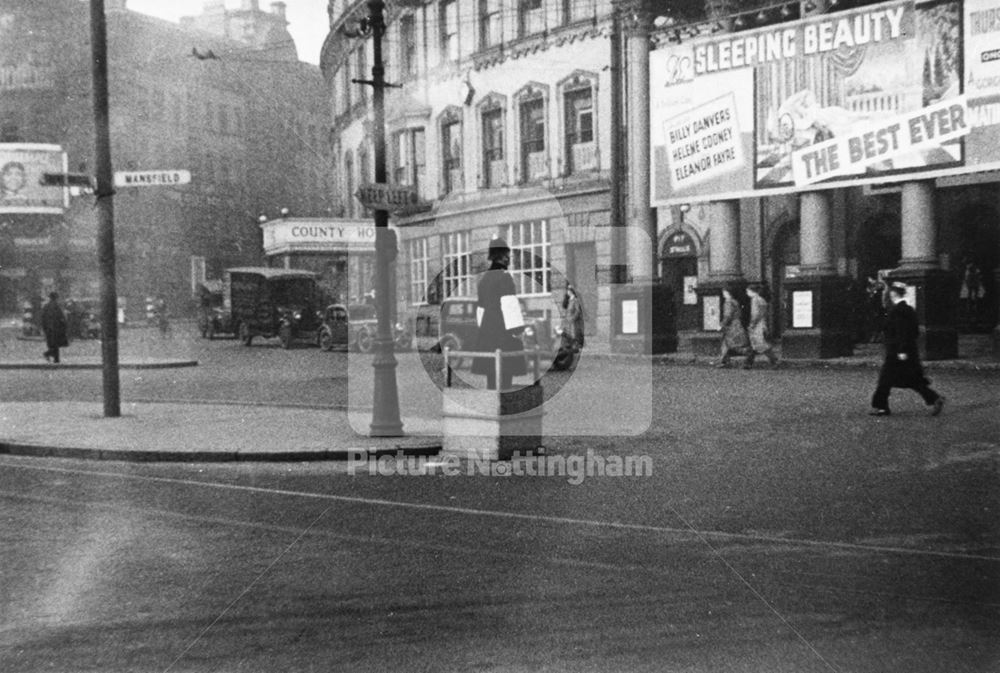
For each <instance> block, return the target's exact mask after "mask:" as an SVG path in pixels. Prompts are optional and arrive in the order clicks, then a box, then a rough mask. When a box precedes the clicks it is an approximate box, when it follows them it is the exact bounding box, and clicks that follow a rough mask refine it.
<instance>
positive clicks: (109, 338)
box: [90, 0, 121, 418]
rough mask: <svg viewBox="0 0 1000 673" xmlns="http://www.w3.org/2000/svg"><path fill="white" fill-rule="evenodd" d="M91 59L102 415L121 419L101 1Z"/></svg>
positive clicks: (96, 2) (93, 3) (95, 8)
mask: <svg viewBox="0 0 1000 673" xmlns="http://www.w3.org/2000/svg"><path fill="white" fill-rule="evenodd" d="M90 31H91V40H90V41H91V55H92V58H93V64H92V73H93V79H94V131H95V137H96V154H97V156H96V171H97V173H96V176H95V178H96V189H95V194H96V196H97V257H98V262H99V265H100V270H101V278H100V282H101V326H102V329H103V333H102V335H101V360H102V371H103V390H104V415H105V416H106V417H108V418H117V417H119V416H121V395H120V384H119V378H118V287H117V282H116V280H115V210H114V202H113V200H112V196H113V195H114V193H115V191H114V180H113V174H112V170H111V131H110V121H109V119H110V118H109V112H108V37H107V23H106V21H105V16H104V1H103V0H90Z"/></svg>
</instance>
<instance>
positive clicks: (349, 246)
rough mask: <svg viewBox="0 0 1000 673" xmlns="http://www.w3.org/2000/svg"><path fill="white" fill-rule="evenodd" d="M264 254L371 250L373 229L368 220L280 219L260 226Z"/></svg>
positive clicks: (373, 235) (372, 247)
mask: <svg viewBox="0 0 1000 673" xmlns="http://www.w3.org/2000/svg"><path fill="white" fill-rule="evenodd" d="M261 229H262V230H263V236H264V254H266V255H280V254H285V253H292V252H348V251H352V252H353V251H373V250H374V249H375V226H374V225H373V224H372V223H371V222H370V221H367V220H342V219H329V218H310V217H301V218H292V217H289V218H282V219H278V220H271V221H269V222H264V223H263V224H261Z"/></svg>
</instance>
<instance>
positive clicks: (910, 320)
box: [871, 281, 944, 416]
mask: <svg viewBox="0 0 1000 673" xmlns="http://www.w3.org/2000/svg"><path fill="white" fill-rule="evenodd" d="M907 290H908V288H907V286H906V284H905V283H901V282H899V281H894V282H892V283H891V284H890V285H889V299H890V300H891V301H892V304H893V306H892V308H891V309H889V313H888V314H887V315H886V321H885V361H884V362H883V363H882V369H881V371H879V376H878V385H877V386H876V388H875V393H874V394H873V395H872V410H871V415H872V416H888V415H889V414H890V411H889V393H890V392H891V391H892V389H893V388H909V389H911V390H915V391H917V393H919V394H920V396H921V397H922V398H923V399H924V403H926V404H927V406H929V407H930V408H931V415H932V416H937V415H938V414H940V413H941V409H942V408H943V407H944V397H942V396H941V395H939V394H938V393H937V392H935V391H934V390H933V389H932V388H931V387H930V381H928V380H927V377H926V376H924V368H923V366H922V365H921V364H920V353H919V351H918V348H917V337H918V336H919V335H920V324H919V321H918V320H917V312H916V311H915V310H913V307H911V306H910V305H909V304H907V303H906V299H905V297H906V292H907Z"/></svg>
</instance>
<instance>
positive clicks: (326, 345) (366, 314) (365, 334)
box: [318, 304, 413, 353]
mask: <svg viewBox="0 0 1000 673" xmlns="http://www.w3.org/2000/svg"><path fill="white" fill-rule="evenodd" d="M377 332H378V313H377V309H376V308H375V306H373V305H371V304H350V305H344V304H330V305H329V306H327V307H326V310H325V311H324V312H323V326H322V327H321V328H320V331H319V338H318V341H319V347H320V348H321V349H323V350H325V351H330V350H333V349H334V348H336V347H338V346H340V347H343V348H347V349H349V350H355V351H358V352H360V353H370V352H371V351H372V349H373V348H374V347H375V336H376V334H377ZM393 341H394V343H395V347H396V349H397V350H407V349H409V348H410V346H411V344H412V342H413V338H412V336H411V335H410V332H409V330H408V329H406V327H405V325H403V324H402V323H396V324H395V325H393Z"/></svg>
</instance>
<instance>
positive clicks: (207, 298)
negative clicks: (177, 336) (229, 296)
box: [198, 280, 237, 339]
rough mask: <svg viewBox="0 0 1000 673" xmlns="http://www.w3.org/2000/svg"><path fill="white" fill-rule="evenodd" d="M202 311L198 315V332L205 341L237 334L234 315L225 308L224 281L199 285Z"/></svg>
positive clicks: (205, 282)
mask: <svg viewBox="0 0 1000 673" xmlns="http://www.w3.org/2000/svg"><path fill="white" fill-rule="evenodd" d="M198 295H199V300H200V303H201V310H200V311H199V313H198V331H199V332H200V333H201V337H202V338H203V339H214V338H215V337H217V336H219V335H220V334H236V329H237V326H236V324H235V322H234V321H233V314H232V311H230V310H229V309H228V308H226V307H225V305H224V304H225V299H224V296H223V295H224V292H223V282H222V280H206V281H204V282H202V283H199V285H198Z"/></svg>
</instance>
